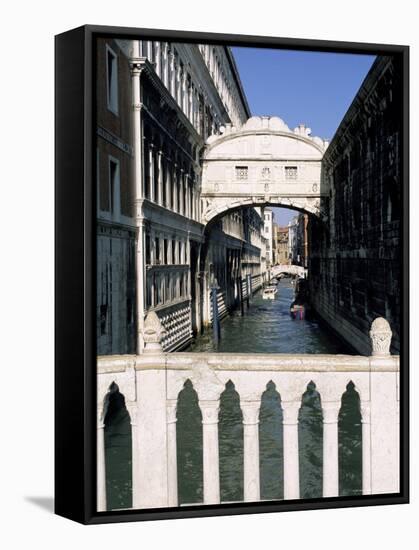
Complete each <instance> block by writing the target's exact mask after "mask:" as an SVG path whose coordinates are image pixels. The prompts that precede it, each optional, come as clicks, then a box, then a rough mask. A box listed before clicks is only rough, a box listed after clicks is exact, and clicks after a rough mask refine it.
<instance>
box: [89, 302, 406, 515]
mask: <svg viewBox="0 0 419 550" xmlns="http://www.w3.org/2000/svg"><path fill="white" fill-rule="evenodd" d="M163 336H164V329H163V328H162V326H161V325H160V322H159V320H158V317H157V315H156V314H155V313H154V312H151V313H150V314H149V315H148V316H147V318H146V322H145V328H144V340H145V344H146V345H145V349H144V353H143V354H142V355H120V356H103V357H99V358H98V384H97V391H98V394H97V406H98V409H97V410H98V422H97V508H98V511H104V510H106V509H107V505H106V477H105V472H106V463H105V460H106V459H105V456H106V453H105V438H104V427H105V421H106V406H107V405H106V404H107V400H108V395H109V392H110V391H112V390H114V389H115V387H117V388H118V391H120V393H121V394H122V395H123V396H124V399H125V406H126V409H127V411H128V414H129V418H130V421H131V435H132V437H131V440H132V470H131V472H132V506H133V508H155V507H167V506H178V504H179V501H178V483H177V403H178V397H179V393H180V392H181V390H182V389H183V387H184V385H185V383H186V382H187V381H189V383H191V384H192V385H193V388H194V390H195V391H196V393H197V397H198V404H199V408H200V409H201V413H202V437H203V448H202V460H203V485H204V492H203V504H218V503H219V502H220V472H219V441H218V419H219V416H218V415H219V407H220V394H221V393H222V392H223V390H224V388H225V387H226V384H228V383H230V384H231V383H234V386H235V388H236V391H237V392H238V394H239V396H240V408H241V410H242V414H243V430H244V434H243V441H244V473H243V475H244V479H243V483H244V500H245V501H248V502H255V501H258V500H260V470H259V468H260V466H259V460H260V458H259V453H260V450H259V429H258V424H259V410H260V404H261V396H262V393H263V392H264V391H265V389H266V387H267V384H269V383H270V384H275V387H276V388H277V389H278V392H279V393H280V395H281V408H282V412H283V477H284V499H286V500H287V499H297V498H300V480H299V442H298V441H299V440H298V424H299V416H298V413H299V409H300V407H301V399H302V394H303V393H304V392H305V390H306V388H307V385H308V384H309V383H314V384H315V385H316V389H317V391H318V392H319V394H320V397H321V406H322V415H323V496H324V497H336V496H338V495H339V453H338V449H339V442H338V416H339V410H340V407H341V399H342V394H343V393H344V392H345V389H346V387H347V385H348V384H350V383H352V384H353V385H354V387H355V390H356V392H357V393H358V395H359V404H360V413H361V416H362V493H363V494H364V495H368V494H380V493H397V492H398V491H399V462H398V457H399V394H398V391H399V357H398V356H395V355H390V353H389V348H390V341H391V337H392V333H391V329H390V327H389V324H388V323H387V321H386V320H385V319H382V318H378V319H376V320H375V321H374V322H373V323H372V326H371V331H370V338H371V349H372V353H371V355H370V356H368V357H366V356H365V357H364V356H353V355H316V354H314V355H310V354H307V355H281V354H240V353H163V350H162V347H161V344H160V342H161V339H162V337H163ZM278 475H279V473H278Z"/></svg>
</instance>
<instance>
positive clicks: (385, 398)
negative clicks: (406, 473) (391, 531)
mask: <svg viewBox="0 0 419 550" xmlns="http://www.w3.org/2000/svg"><path fill="white" fill-rule="evenodd" d="M391 336H392V333H391V329H390V325H389V324H388V322H387V321H386V320H385V319H383V318H382V317H379V318H377V319H375V320H374V321H373V323H372V325H371V330H370V338H371V346H372V357H370V369H371V373H370V379H371V387H370V405H371V428H370V430H371V438H370V439H371V493H372V494H380V493H397V492H398V491H399V477H400V475H399V448H400V431H399V425H398V414H397V409H398V407H397V404H398V403H397V374H398V371H399V357H398V356H395V355H394V356H393V355H390V344H391ZM365 429H367V427H366V428H365Z"/></svg>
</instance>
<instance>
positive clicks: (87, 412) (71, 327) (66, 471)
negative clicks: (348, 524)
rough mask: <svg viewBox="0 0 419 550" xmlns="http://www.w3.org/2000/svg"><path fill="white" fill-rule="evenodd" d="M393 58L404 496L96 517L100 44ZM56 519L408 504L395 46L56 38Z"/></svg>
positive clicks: (172, 35)
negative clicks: (97, 53)
mask: <svg viewBox="0 0 419 550" xmlns="http://www.w3.org/2000/svg"><path fill="white" fill-rule="evenodd" d="M139 35H141V36H142V37H144V38H149V39H166V40H169V41H177V42H188V43H205V42H209V43H213V44H223V45H235V46H245V45H246V46H254V47H261V48H282V49H293V50H310V51H319V52H320V51H321V52H345V53H371V54H374V55H380V54H383V55H393V56H398V57H399V58H400V59H401V62H402V70H403V121H402V124H403V153H402V155H403V175H402V179H403V186H402V208H403V223H402V235H401V238H402V264H403V265H402V280H403V287H402V288H401V303H402V315H401V339H402V341H401V353H400V357H401V364H402V368H401V374H400V401H401V407H400V426H401V434H400V437H401V445H400V493H398V494H388V495H370V496H362V497H337V498H320V499H313V500H304V499H299V500H295V501H281V502H260V503H240V504H220V505H206V506H185V507H181V508H159V509H148V510H127V511H114V512H100V513H98V512H96V511H95V510H96V505H95V499H96V473H95V464H96V461H95V459H96V448H95V446H96V404H95V399H96V348H95V331H96V328H95V307H96V305H95V299H96V298H95V296H96V295H95V280H94V273H95V269H94V266H95V250H96V243H95V230H94V227H95V197H94V193H93V188H94V185H93V184H92V181H93V180H92V178H93V170H94V166H93V165H94V162H93V151H94V147H95V145H94V140H95V132H94V131H93V128H94V118H95V108H94V98H95V81H94V76H93V75H94V74H95V73H94V69H95V66H94V64H95V61H94V44H95V39H96V38H97V37H116V36H118V37H125V38H135V37H138V36H139ZM55 121H56V122H55V155H56V157H55V158H56V165H55V258H56V259H55V293H56V294H55V295H56V300H55V319H56V327H55V512H56V514H58V515H61V516H63V517H66V518H69V519H72V520H75V521H77V522H80V523H84V524H98V523H113V522H126V521H140V520H156V519H174V518H187V517H199V516H218V515H233V514H249V513H252V514H254V513H266V512H278V511H289V510H314V509H327V508H337V507H339V508H342V507H351V506H370V505H383V504H400V503H407V502H409V372H408V371H409V369H408V366H409V257H408V250H409V216H408V212H409V185H408V182H409V48H408V46H401V45H384V44H366V43H352V42H334V41H323V40H306V39H294V38H272V37H262V36H242V35H228V34H213V33H202V32H199V33H198V32H183V31H173V30H156V29H141V28H122V27H121V28H120V27H107V26H94V25H87V26H82V27H79V28H77V29H74V30H70V31H68V32H65V33H63V34H60V35H58V36H56V39H55Z"/></svg>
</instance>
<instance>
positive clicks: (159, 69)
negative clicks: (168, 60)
mask: <svg viewBox="0 0 419 550" xmlns="http://www.w3.org/2000/svg"><path fill="white" fill-rule="evenodd" d="M154 47H155V51H156V73H157V74H158V75H159V77H160V78H162V76H163V75H162V65H161V42H154Z"/></svg>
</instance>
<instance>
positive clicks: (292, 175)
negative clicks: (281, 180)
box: [285, 166, 297, 180]
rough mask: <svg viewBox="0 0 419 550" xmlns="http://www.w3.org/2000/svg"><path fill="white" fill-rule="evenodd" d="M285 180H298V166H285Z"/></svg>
mask: <svg viewBox="0 0 419 550" xmlns="http://www.w3.org/2000/svg"><path fill="white" fill-rule="evenodd" d="M285 179H286V180H296V179H297V167H296V166H285Z"/></svg>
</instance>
